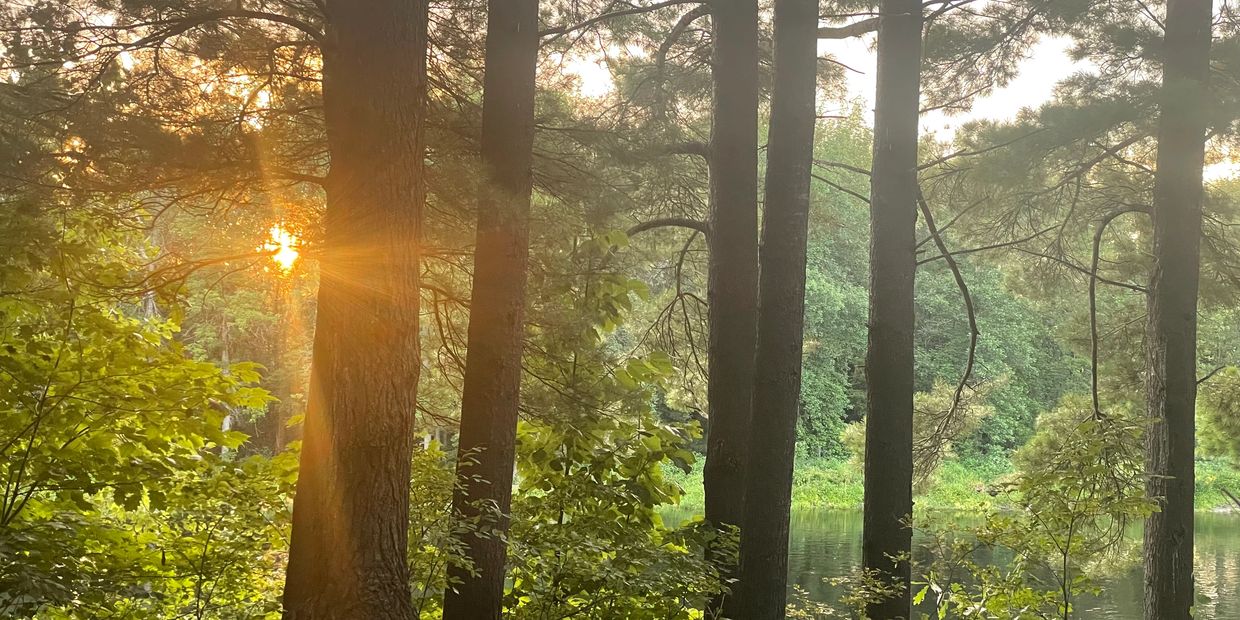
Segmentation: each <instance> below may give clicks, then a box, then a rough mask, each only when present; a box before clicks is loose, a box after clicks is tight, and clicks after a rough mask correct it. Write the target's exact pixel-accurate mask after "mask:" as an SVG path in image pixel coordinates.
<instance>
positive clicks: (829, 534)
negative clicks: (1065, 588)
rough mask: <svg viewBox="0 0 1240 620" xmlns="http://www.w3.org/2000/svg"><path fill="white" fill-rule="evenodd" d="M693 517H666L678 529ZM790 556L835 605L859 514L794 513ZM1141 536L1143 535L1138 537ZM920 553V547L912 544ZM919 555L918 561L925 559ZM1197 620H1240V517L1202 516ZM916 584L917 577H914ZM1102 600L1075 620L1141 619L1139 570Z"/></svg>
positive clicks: (809, 587) (855, 555)
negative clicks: (1201, 597) (834, 582)
mask: <svg viewBox="0 0 1240 620" xmlns="http://www.w3.org/2000/svg"><path fill="white" fill-rule="evenodd" d="M692 514H693V513H692V512H690V511H674V512H669V513H667V514H666V515H665V518H666V519H667V522H668V523H669V524H671V523H677V522H678V520H680V519H687V518H689V517H690V516H692ZM790 529H791V532H790V536H789V539H790V540H789V551H788V583H789V587H791V586H792V585H793V584H796V585H799V586H800V587H802V588H804V589H805V590H806V591H807V592H808V593H809V597H810V599H811V600H814V601H820V602H834V601H836V600H838V599H839V597H840V595H841V594H842V588H840V587H837V586H833V585H831V584H829V583H828V582H827V580H829V579H831V578H833V577H844V576H848V575H850V574H853V573H854V571H856V570H857V569H858V568H859V567H860V564H861V513H860V512H859V511H838V510H797V511H793V513H792V521H791V528H790ZM1136 535H1137V536H1139V532H1137V533H1136ZM914 547H917V541H916V540H915V541H914ZM924 555H925V551H924V550H915V552H914V557H915V559H924ZM1196 556H1197V557H1196V579H1197V591H1198V593H1200V594H1202V595H1205V596H1208V597H1209V598H1210V600H1209V601H1202V602H1199V603H1198V606H1197V609H1196V614H1195V616H1196V618H1197V619H1199V620H1200V619H1213V620H1240V515H1231V514H1215V513H1201V514H1198V515H1197V520H1196ZM914 579H916V574H914ZM1103 586H1104V588H1105V592H1104V593H1103V595H1102V596H1101V597H1097V598H1086V599H1083V600H1080V601H1077V603H1076V604H1075V608H1076V614H1075V617H1077V618H1083V619H1090V620H1092V619H1095V618H1098V619H1102V620H1111V619H1115V620H1137V619H1139V618H1141V615H1142V610H1141V598H1142V586H1141V567H1140V566H1139V565H1138V566H1134V567H1132V568H1131V569H1130V570H1127V571H1125V572H1124V573H1123V574H1122V575H1119V576H1116V577H1112V578H1110V579H1107V580H1106V581H1105V582H1104V584H1103Z"/></svg>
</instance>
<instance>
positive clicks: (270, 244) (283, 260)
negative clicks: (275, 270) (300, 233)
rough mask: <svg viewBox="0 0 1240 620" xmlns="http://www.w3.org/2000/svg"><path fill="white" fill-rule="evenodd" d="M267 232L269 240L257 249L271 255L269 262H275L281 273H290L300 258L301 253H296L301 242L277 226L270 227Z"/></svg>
mask: <svg viewBox="0 0 1240 620" xmlns="http://www.w3.org/2000/svg"><path fill="white" fill-rule="evenodd" d="M268 232H269V233H270V235H271V236H270V238H269V239H268V240H267V241H266V242H265V243H263V245H262V247H261V248H259V249H260V250H262V251H264V252H270V253H271V260H273V261H275V263H276V265H277V266H278V267H279V268H280V271H281V272H282V273H288V272H290V271H292V270H293V265H294V264H296V263H297V258H298V257H299V256H301V252H298V251H297V246H298V245H299V244H300V242H301V240H300V239H298V238H297V235H294V234H293V233H292V232H290V231H288V230H285V229H284V227H283V226H281V225H279V224H275V225H274V226H272V227H271V230H270V231H268Z"/></svg>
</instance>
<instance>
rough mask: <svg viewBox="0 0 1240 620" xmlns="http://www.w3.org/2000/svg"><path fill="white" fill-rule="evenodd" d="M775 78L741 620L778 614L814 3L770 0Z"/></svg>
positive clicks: (809, 142)
mask: <svg viewBox="0 0 1240 620" xmlns="http://www.w3.org/2000/svg"><path fill="white" fill-rule="evenodd" d="M774 21H775V70H774V71H775V76H774V83H773V86H772V93H771V120H770V130H769V132H768V135H769V138H768V142H767V160H766V163H767V167H766V184H765V200H764V203H765V211H764V213H763V222H762V245H761V249H760V250H759V261H760V273H759V292H758V340H757V353H756V356H755V371H754V390H753V405H754V415H753V422H752V425H751V430H750V432H749V436H750V444H749V458H748V465H747V471H746V485H745V517H744V521H743V524H742V527H741V571H740V599H741V600H740V601H739V605H740V608H741V610H742V613H741V614H739V615H738V617H740V618H745V619H746V620H766V619H768V618H770V619H776V618H783V617H784V607H785V605H786V602H787V582H788V518H789V508H790V507H791V503H792V465H793V460H794V456H795V451H796V450H795V448H796V425H797V413H798V411H799V409H800V396H801V348H802V341H803V338H804V331H803V324H804V320H805V260H806V259H805V244H806V238H807V236H808V230H807V229H808V225H809V183H810V166H811V162H812V159H813V148H814V124H815V121H816V114H815V111H816V110H815V106H814V95H815V88H816V86H817V79H816V78H817V65H818V56H817V53H816V47H817V32H818V3H817V2H815V1H814V0H777V1H776V3H775V19H774Z"/></svg>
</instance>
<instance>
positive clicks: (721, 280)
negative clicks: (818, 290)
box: [702, 0, 758, 617]
mask: <svg viewBox="0 0 1240 620" xmlns="http://www.w3.org/2000/svg"><path fill="white" fill-rule="evenodd" d="M711 19H712V21H713V27H714V52H713V58H712V75H713V77H714V99H713V113H712V117H711V146H710V157H709V162H710V205H711V213H710V232H711V235H710V266H709V276H708V277H709V285H708V286H709V291H708V301H709V304H710V310H709V312H710V349H709V366H710V368H709V370H710V376H709V378H708V382H707V400H708V402H709V412H708V415H709V429H708V434H707V438H706V440H707V448H706V465H705V467H704V470H703V481H702V483H703V486H704V490H705V493H706V519H707V520H708V521H710V522H711V523H714V524H716V525H718V526H724V527H726V526H737V527H739V526H740V524H741V519H742V518H743V515H744V506H745V504H744V492H743V489H744V485H745V449H746V444H747V443H748V442H749V422H750V416H751V413H752V407H753V364H754V341H755V339H756V338H757V325H756V322H757V315H758V3H757V1H756V0H720V1H719V2H715V3H714V4H713V5H712V6H711ZM717 564H718V565H719V566H720V568H721V570H722V571H723V572H724V574H725V575H727V574H729V573H731V572H732V571H734V570H735V569H734V567H730V566H727V565H726V564H725V563H723V562H717ZM735 600H736V598H735V597H724V598H723V599H722V600H721V601H716V602H715V603H713V604H712V605H711V613H712V614H718V613H719V612H720V610H721V609H722V613H723V616H724V617H735V616H736V613H737V610H736V609H734V607H735V605H734V604H733V602H734V601H735ZM721 606H722V607H721Z"/></svg>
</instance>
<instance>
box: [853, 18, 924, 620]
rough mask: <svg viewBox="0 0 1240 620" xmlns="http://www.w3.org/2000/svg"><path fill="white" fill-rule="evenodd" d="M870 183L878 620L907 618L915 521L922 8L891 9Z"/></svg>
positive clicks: (869, 551)
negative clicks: (884, 589) (882, 585)
mask: <svg viewBox="0 0 1240 620" xmlns="http://www.w3.org/2000/svg"><path fill="white" fill-rule="evenodd" d="M880 13H881V17H880V18H879V25H878V76H877V92H876V95H875V106H874V163H873V168H872V175H871V178H870V235H871V237H870V325H869V327H870V329H869V347H868V349H867V351H866V361H865V368H866V372H865V374H866V434H865V506H864V512H865V514H864V526H863V527H864V531H863V534H862V545H861V548H862V551H861V553H862V565H863V568H864V569H865V570H866V571H867V573H870V574H873V575H875V576H877V577H878V578H879V579H881V580H882V581H884V582H887V583H889V584H891V585H893V586H895V588H897V589H898V592H897V593H896V594H894V595H893V596H890V597H887V598H885V599H883V600H880V601H875V602H873V603H871V604H870V605H869V607H868V609H867V612H868V614H869V616H870V617H872V618H876V619H878V618H881V619H883V620H891V619H894V618H907V617H908V615H909V613H910V610H911V599H910V592H909V577H910V573H909V558H908V556H909V553H910V551H911V546H912V529H911V525H910V523H909V520H910V519H911V518H912V513H913V281H914V275H915V272H916V270H917V257H916V255H915V250H916V245H917V239H916V233H917V231H916V227H917V196H918V188H917V121H918V109H919V106H918V102H919V97H918V93H919V92H920V88H919V84H920V75H921V24H922V7H921V2H920V0H883V2H882V4H881V7H880Z"/></svg>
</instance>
